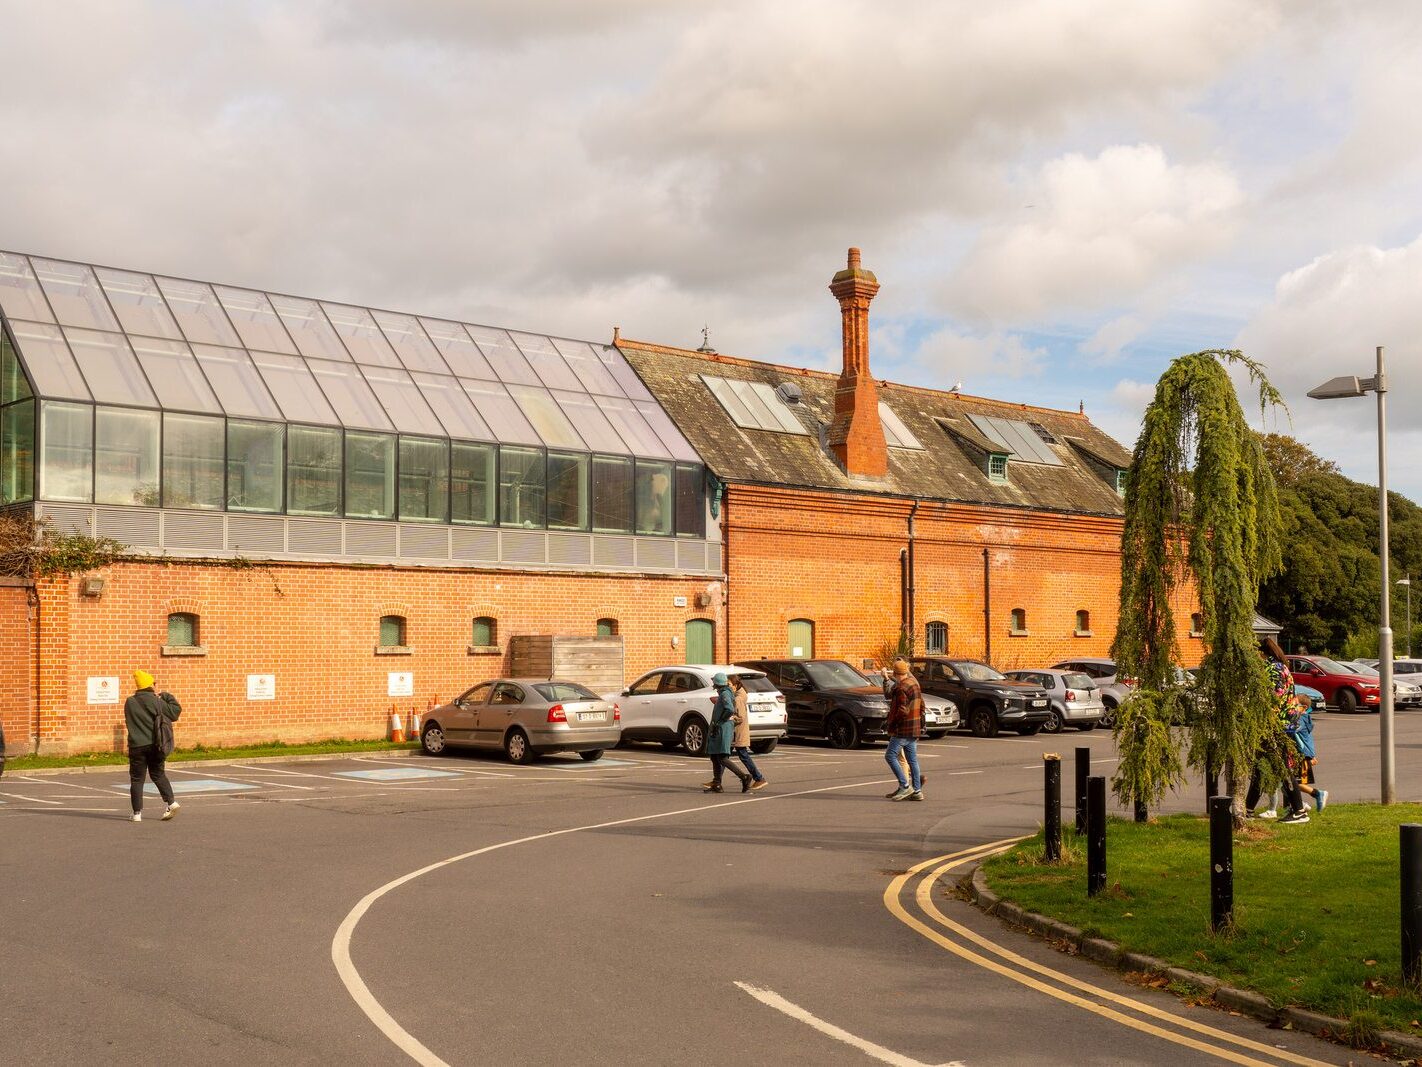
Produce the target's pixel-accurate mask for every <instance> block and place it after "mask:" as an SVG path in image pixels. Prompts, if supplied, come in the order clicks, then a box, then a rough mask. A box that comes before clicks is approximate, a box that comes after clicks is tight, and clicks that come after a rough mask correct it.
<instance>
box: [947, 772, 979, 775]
mask: <svg viewBox="0 0 1422 1067" xmlns="http://www.w3.org/2000/svg"><path fill="white" fill-rule="evenodd" d="M948 773H949V774H950V775H954V774H982V773H983V772H982V771H949V772H948Z"/></svg>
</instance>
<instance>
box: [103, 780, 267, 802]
mask: <svg viewBox="0 0 1422 1067" xmlns="http://www.w3.org/2000/svg"><path fill="white" fill-rule="evenodd" d="M172 786H173V792H174V793H240V792H243V791H244V790H247V789H260V788H261V786H258V785H252V784H251V783H250V782H227V781H223V780H222V779H221V778H198V779H195V780H193V781H187V782H174V783H172ZM109 788H110V789H120V790H123V791H125V792H126V791H127V790H128V783H127V782H114V783H113V784H112V785H110V786H109ZM143 792H144V795H145V796H152V797H156V796H157V795H158V787H157V786H156V785H154V784H153V783H152V782H149V783H148V785H147V786H146V787H145V788H144V790H143Z"/></svg>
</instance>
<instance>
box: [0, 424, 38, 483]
mask: <svg viewBox="0 0 1422 1067" xmlns="http://www.w3.org/2000/svg"><path fill="white" fill-rule="evenodd" d="M34 494H35V404H34V401H33V400H22V401H20V402H19V403H18V404H10V405H8V406H7V407H5V408H0V504H16V503H19V502H20V501H22V500H31V499H33V498H34Z"/></svg>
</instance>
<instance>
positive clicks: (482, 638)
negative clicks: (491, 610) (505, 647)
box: [470, 615, 499, 648]
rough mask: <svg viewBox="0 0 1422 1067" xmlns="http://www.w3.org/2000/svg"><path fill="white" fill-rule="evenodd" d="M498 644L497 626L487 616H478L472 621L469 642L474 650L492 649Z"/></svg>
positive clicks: (496, 623) (491, 618)
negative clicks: (472, 627)
mask: <svg viewBox="0 0 1422 1067" xmlns="http://www.w3.org/2000/svg"><path fill="white" fill-rule="evenodd" d="M498 643H499V624H498V622H497V621H496V620H495V619H494V618H493V617H492V616H489V615H480V616H479V617H478V618H477V619H475V620H474V633H473V637H472V639H471V640H470V644H472V645H473V646H474V647H475V648H493V647H494V646H495V645H497V644H498Z"/></svg>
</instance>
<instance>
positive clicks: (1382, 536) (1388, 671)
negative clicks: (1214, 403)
mask: <svg viewBox="0 0 1422 1067" xmlns="http://www.w3.org/2000/svg"><path fill="white" fill-rule="evenodd" d="M1377 352H1378V372H1377V376H1376V377H1373V378H1357V377H1355V376H1351V375H1345V376H1343V377H1339V378H1330V379H1329V380H1328V381H1326V382H1324V383H1323V384H1322V385H1320V386H1318V387H1317V388H1316V389H1310V390H1309V391H1308V395H1309V396H1311V397H1313V399H1315V400H1340V399H1342V398H1344V397H1352V396H1366V395H1367V394H1368V393H1376V394H1377V398H1378V542H1379V545H1378V561H1379V563H1381V565H1382V583H1381V585H1382V597H1381V602H1380V608H1381V614H1380V615H1379V617H1378V687H1379V689H1380V690H1381V692H1380V693H1379V694H1378V696H1379V698H1380V703H1381V707H1380V708H1379V709H1378V747H1379V749H1380V750H1381V752H1380V756H1381V762H1382V802H1383V803H1384V804H1391V803H1393V802H1394V801H1395V800H1396V799H1397V785H1396V780H1395V776H1394V773H1393V744H1392V707H1393V701H1392V603H1391V601H1392V582H1391V581H1390V580H1389V579H1388V536H1387V375H1386V374H1385V373H1384V370H1383V350H1382V345H1378V350H1377ZM1408 590H1409V595H1410V591H1411V585H1410V583H1409V586H1408Z"/></svg>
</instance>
